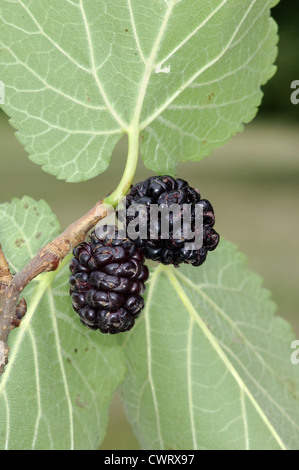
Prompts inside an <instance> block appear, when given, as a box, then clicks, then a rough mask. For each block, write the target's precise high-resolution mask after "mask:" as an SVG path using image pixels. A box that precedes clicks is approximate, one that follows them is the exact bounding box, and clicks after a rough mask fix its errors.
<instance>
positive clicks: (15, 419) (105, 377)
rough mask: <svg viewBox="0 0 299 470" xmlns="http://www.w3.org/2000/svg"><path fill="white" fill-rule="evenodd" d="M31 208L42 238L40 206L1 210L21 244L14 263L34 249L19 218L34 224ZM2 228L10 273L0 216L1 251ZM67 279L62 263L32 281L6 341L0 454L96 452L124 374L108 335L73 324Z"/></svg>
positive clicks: (43, 226) (44, 223)
mask: <svg viewBox="0 0 299 470" xmlns="http://www.w3.org/2000/svg"><path fill="white" fill-rule="evenodd" d="M25 201H26V203H27V204H28V206H29V207H28V208H25V207H24V202H25ZM21 203H22V206H23V207H22V211H23V218H22V213H21V205H20V204H21ZM3 206H4V205H2V206H0V207H1V208H3ZM34 206H35V207H36V208H37V209H38V210H39V211H40V212H41V214H40V225H39V226H38V227H37V229H38V230H41V231H42V232H43V233H46V230H47V228H48V227H49V224H48V222H49V220H52V221H53V220H54V215H53V214H52V217H50V210H49V209H47V217H46V215H45V213H43V214H42V209H44V207H45V206H46V204H45V203H44V202H42V201H41V202H38V203H37V202H35V201H33V200H31V199H30V198H23V199H22V201H19V202H18V201H13V202H12V204H11V205H10V207H9V205H8V204H7V205H5V206H4V207H5V208H6V211H4V212H5V213H4V215H5V216H7V214H14V216H15V222H16V223H15V226H14V230H15V236H18V237H19V238H21V237H22V238H24V240H25V244H24V250H23V251H22V252H21V248H20V256H21V257H22V262H21V263H20V264H21V265H23V262H24V261H25V259H26V257H27V256H28V255H29V254H30V255H31V254H32V253H33V254H35V251H36V250H37V249H38V248H39V247H37V246H36V237H35V236H34V234H35V233H36V232H34V231H33V232H32V235H31V234H29V233H28V231H27V230H26V227H28V220H29V219H28V218H27V215H26V214H28V213H31V216H32V219H31V223H32V224H33V222H34V214H33V212H32V211H33V207H34ZM22 221H23V224H22ZM2 222H3V223H2ZM55 225H56V227H57V226H58V222H57V221H55ZM33 226H34V224H33V225H32V227H33ZM5 228H7V230H8V232H7V241H6V243H5V248H6V249H5V253H6V255H7V257H8V261H9V262H10V265H11V266H13V267H14V268H17V267H19V266H18V260H17V259H14V258H13V256H12V253H13V252H14V251H13V249H12V248H10V240H11V228H10V226H9V224H8V222H7V221H6V219H3V218H2V217H1V242H2V244H3V245H4V243H3V241H5ZM48 235H49V236H50V237H51V235H53V234H51V233H50V232H48ZM42 238H44V237H42V236H41V237H40V238H39V242H41V240H42ZM47 241H49V239H47V240H45V239H44V242H47ZM25 246H26V247H27V249H28V253H27V254H26V253H25ZM68 277H69V269H68V266H67V265H65V267H64V268H63V269H62V270H61V271H60V273H58V274H57V272H55V273H48V274H43V275H41V276H39V277H38V278H37V280H35V281H33V282H32V283H31V284H30V286H28V287H27V288H26V289H25V290H24V292H23V293H22V295H23V296H24V297H25V299H26V301H27V305H28V309H27V313H26V316H25V318H24V319H23V320H22V322H21V325H20V327H19V328H16V329H15V330H14V331H13V332H12V333H11V334H10V336H9V345H10V347H11V351H10V356H9V363H8V365H7V366H6V368H5V372H4V374H3V375H2V376H1V379H0V416H1V419H0V449H1V450H3V449H18V450H20V449H21V450H24V449H97V448H98V446H99V444H100V442H101V441H102V439H103V437H104V435H105V430H106V425H107V415H108V409H109V405H110V401H111V397H112V395H113V392H114V390H115V388H116V387H117V386H118V385H119V383H120V381H121V380H122V379H123V376H124V373H125V366H124V360H123V354H122V351H121V349H120V347H119V346H118V345H117V344H116V342H115V338H114V337H106V336H104V335H101V334H100V333H99V332H98V331H90V330H88V329H87V328H86V327H84V326H83V325H81V324H80V322H79V317H78V315H77V314H75V313H74V311H73V310H72V307H71V301H70V296H69V293H68V290H69V288H68Z"/></svg>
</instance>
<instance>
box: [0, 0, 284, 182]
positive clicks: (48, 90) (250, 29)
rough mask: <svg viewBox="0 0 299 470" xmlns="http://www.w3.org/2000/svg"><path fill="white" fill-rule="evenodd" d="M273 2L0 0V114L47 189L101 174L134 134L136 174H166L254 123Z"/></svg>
mask: <svg viewBox="0 0 299 470" xmlns="http://www.w3.org/2000/svg"><path fill="white" fill-rule="evenodd" d="M274 3H275V2H273V0H264V1H263V2H258V1H256V0H210V1H209V2H207V1H206V0H198V1H197V2H196V5H195V4H194V1H193V0H109V1H108V0H105V1H104V0H93V1H92V2H91V1H87V0H73V1H65V2H61V1H60V0H52V1H51V3H50V4H49V2H48V1H47V0H39V1H38V2H35V1H33V0H27V1H25V0H19V1H17V2H16V1H11V0H2V4H1V16H0V21H1V29H0V47H1V48H2V51H1V55H0V64H1V80H2V81H3V82H4V84H5V100H6V101H5V105H3V109H4V110H5V111H6V112H7V113H8V114H9V115H10V116H11V117H12V124H13V125H14V126H15V127H16V128H17V129H18V133H17V135H18V137H19V139H20V140H21V141H22V142H23V144H24V145H25V147H26V149H27V151H28V152H29V154H30V158H31V159H32V160H33V161H34V162H36V163H38V164H41V165H42V166H43V168H44V169H45V170H46V171H48V172H49V173H52V174H54V175H56V176H58V177H59V178H64V179H66V180H67V181H80V180H83V179H89V178H92V177H93V176H95V175H97V174H99V173H101V172H103V171H104V170H105V169H106V168H107V166H108V165H109V160H110V156H111V152H112V150H113V148H114V146H115V145H116V143H117V142H118V141H119V139H120V138H121V136H122V135H123V134H124V133H128V134H129V135H130V134H131V133H135V134H136V132H137V131H141V132H142V139H141V141H142V154H143V158H144V160H145V163H146V165H147V166H148V167H149V168H150V169H152V170H155V171H157V172H172V173H173V172H174V171H175V166H176V164H177V162H179V161H182V160H183V161H185V160H199V159H201V158H202V157H203V156H205V155H208V154H209V153H210V152H211V151H212V149H213V148H215V147H218V146H220V145H221V144H223V143H224V142H226V141H227V140H228V139H229V138H230V137H231V136H232V135H233V134H235V133H236V132H238V131H240V130H241V129H242V124H241V123H242V122H248V121H250V120H251V119H252V118H253V117H254V115H255V113H256V109H257V106H258V105H259V104H260V101H261V97H262V93H261V90H260V86H261V84H263V83H265V82H266V81H267V80H268V79H269V78H270V77H271V76H272V75H273V73H274V71H275V68H274V67H273V65H272V63H273V61H274V59H275V56H276V42H277V34H276V26H275V24H274V22H273V21H272V20H271V19H270V18H269V10H270V7H271V6H273V4H274ZM66 18H67V21H66Z"/></svg>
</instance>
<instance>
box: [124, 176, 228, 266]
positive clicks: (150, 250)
mask: <svg viewBox="0 0 299 470" xmlns="http://www.w3.org/2000/svg"><path fill="white" fill-rule="evenodd" d="M136 204H138V205H139V207H141V208H142V209H143V215H142V216H141V217H140V220H146V227H145V234H143V236H141V235H140V233H141V231H140V227H139V225H140V224H139V225H138V224H136V226H135V227H136V229H137V230H138V229H139V236H137V238H134V237H133V236H132V231H131V230H128V229H129V224H130V222H132V221H133V220H134V219H135V218H136V211H135V209H134V205H136ZM153 204H155V205H157V207H160V208H161V207H166V208H167V207H168V208H169V207H170V206H172V205H173V204H175V205H176V207H177V208H178V212H177V213H176V215H175V214H174V213H172V212H171V211H170V210H168V214H167V216H166V217H167V236H165V234H164V228H165V224H163V223H162V222H163V220H162V219H163V217H164V218H165V215H164V216H162V215H161V214H159V213H156V216H155V217H152V209H151V208H152V207H153V206H152V205H153ZM140 205H142V206H140ZM186 205H189V209H190V213H189V214H190V215H189V218H187V221H186V218H184V212H183V211H184V210H185V207H186ZM200 206H201V208H202V224H201V227H200V230H201V237H202V244H201V246H200V247H199V246H198V245H195V244H194V241H195V237H196V234H197V235H198V233H197V232H198V226H197V225H196V220H195V219H196V216H197V213H198V212H197V211H196V207H198V208H200ZM130 207H131V208H132V213H131V212H130V211H129V208H130ZM135 207H136V206H135ZM134 211H135V212H134ZM137 212H138V213H139V212H140V211H139V210H137ZM166 212H167V211H166ZM118 214H119V215H118V216H119V219H120V220H122V219H121V211H119V212H118ZM125 214H126V215H125V220H124V219H123V220H122V221H123V222H126V225H127V236H128V237H129V238H130V239H131V240H132V241H133V242H134V243H135V246H137V247H138V248H139V249H140V250H141V251H142V252H143V253H144V255H145V257H146V258H148V259H151V260H154V261H158V262H161V263H163V264H166V265H167V264H173V265H174V266H178V265H179V264H181V263H188V264H192V265H193V266H200V265H201V264H202V263H203V262H204V261H205V260H206V256H207V253H208V251H212V250H215V248H216V247H217V245H218V243H219V234H218V233H217V232H216V231H215V230H214V228H213V226H214V223H215V215H214V210H213V207H212V205H211V203H210V202H209V201H208V200H207V199H201V196H200V194H199V192H198V190H196V189H194V188H192V187H190V186H189V184H188V183H187V181H185V180H183V179H180V178H178V179H174V178H172V177H171V176H167V175H166V176H153V177H150V178H148V179H146V180H145V181H142V182H140V183H137V184H135V185H134V186H132V187H131V190H130V193H129V194H128V195H127V197H126V212H125ZM157 214H158V215H157ZM176 221H178V222H179V230H177V227H178V225H175V223H176ZM182 221H183V223H181V222H182ZM175 227H176V230H175ZM153 230H155V234H156V236H152V234H153ZM186 230H187V232H186ZM135 233H136V231H135ZM186 233H188V237H186V235H185V234H186ZM189 234H193V238H192V236H191V237H189ZM134 236H135V235H134ZM186 242H188V243H191V244H192V242H193V246H192V245H191V249H190V248H189V247H190V245H189V247H188V249H186V247H185V243H186Z"/></svg>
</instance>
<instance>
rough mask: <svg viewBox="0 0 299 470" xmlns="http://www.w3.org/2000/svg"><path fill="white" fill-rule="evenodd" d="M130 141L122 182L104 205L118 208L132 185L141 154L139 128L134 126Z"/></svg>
mask: <svg viewBox="0 0 299 470" xmlns="http://www.w3.org/2000/svg"><path fill="white" fill-rule="evenodd" d="M128 140H129V145H128V147H129V149H128V157H127V163H126V167H125V171H124V174H123V176H122V179H121V180H120V183H119V185H118V186H117V188H116V190H115V191H113V193H111V194H109V196H107V197H106V198H105V199H104V201H103V202H104V204H109V205H111V206H113V207H116V206H117V205H118V204H119V202H120V201H121V200H122V199H123V197H124V196H125V195H126V194H127V192H128V191H129V189H130V186H131V184H132V181H133V178H134V175H135V172H136V167H137V162H138V154H139V127H138V126H136V125H132V126H131V128H130V130H129V132H128Z"/></svg>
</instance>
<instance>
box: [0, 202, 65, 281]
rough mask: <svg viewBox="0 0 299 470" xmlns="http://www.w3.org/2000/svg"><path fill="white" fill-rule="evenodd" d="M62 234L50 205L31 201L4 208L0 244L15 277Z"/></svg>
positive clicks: (0, 212) (0, 208) (1, 206)
mask: <svg viewBox="0 0 299 470" xmlns="http://www.w3.org/2000/svg"><path fill="white" fill-rule="evenodd" d="M59 231H60V226H59V222H58V220H57V218H56V216H55V215H54V214H53V212H52V211H51V209H50V207H49V205H48V204H47V203H46V202H45V201H43V200H41V201H35V200H34V199H32V198H31V197H28V196H24V197H23V198H22V199H17V198H15V199H13V200H12V202H11V203H8V202H7V203H4V204H0V243H1V245H2V248H3V250H4V253H5V255H6V257H7V259H8V260H9V264H10V269H11V271H12V273H16V272H18V271H19V270H20V269H21V268H23V267H24V266H25V264H26V263H28V261H29V260H30V259H32V258H33V256H34V255H35V254H36V253H37V251H38V249H39V248H40V247H41V246H43V245H45V244H46V243H47V242H48V241H50V240H53V238H55V237H56V236H57V235H58V234H59Z"/></svg>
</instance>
